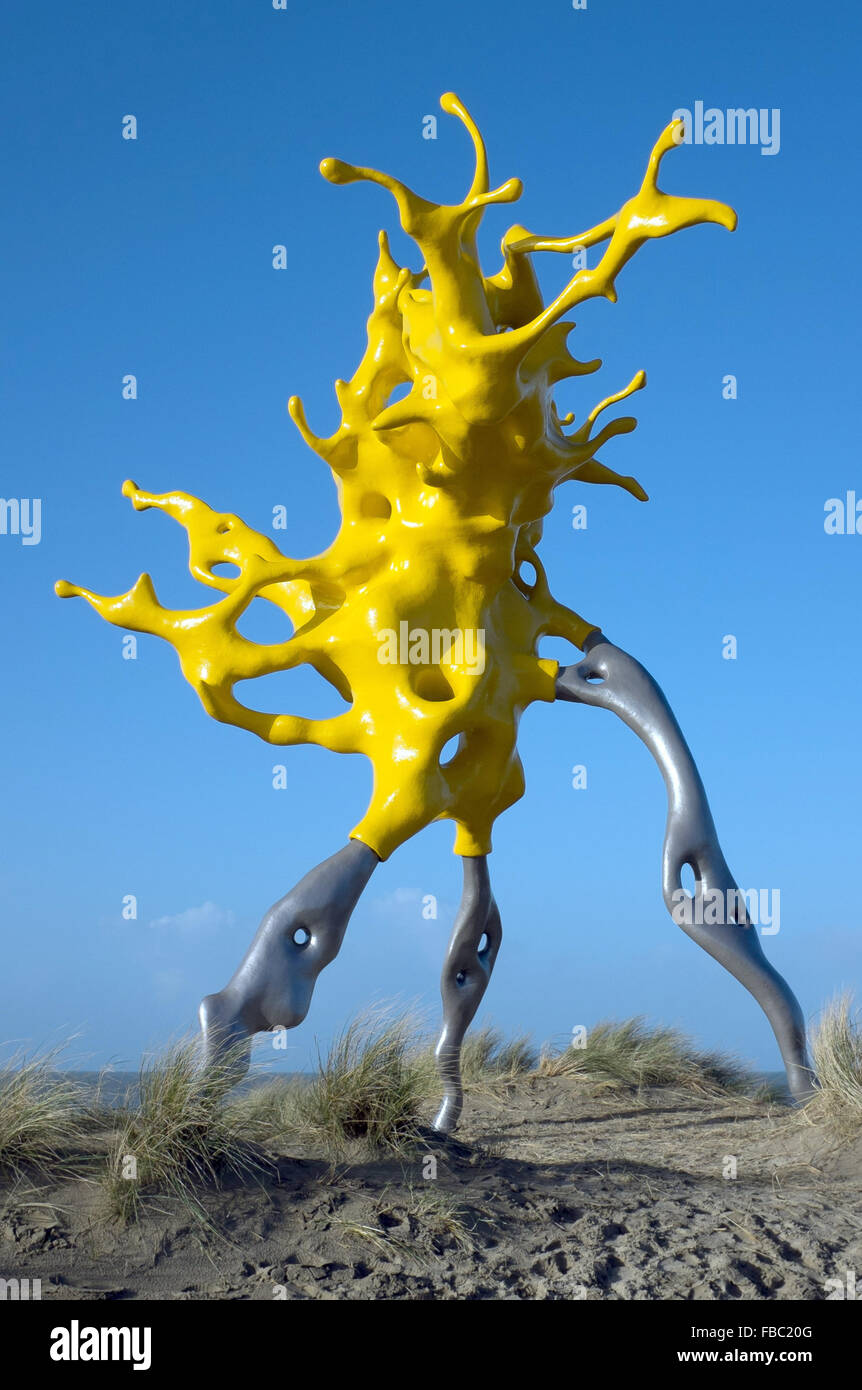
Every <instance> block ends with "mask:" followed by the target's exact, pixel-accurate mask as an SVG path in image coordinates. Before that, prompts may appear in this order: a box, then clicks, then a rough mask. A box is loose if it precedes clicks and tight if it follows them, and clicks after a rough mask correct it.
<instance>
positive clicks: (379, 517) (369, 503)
mask: <svg viewBox="0 0 862 1390" xmlns="http://www.w3.org/2000/svg"><path fill="white" fill-rule="evenodd" d="M359 515H360V516H363V517H367V518H368V519H369V520H375V521H388V520H389V518H390V517H391V515H392V503H391V502H390V501H389V498H388V497H384V496H383V493H382V492H366V493H365V494H364V495H363V496H362V498H361V499H360V502H359Z"/></svg>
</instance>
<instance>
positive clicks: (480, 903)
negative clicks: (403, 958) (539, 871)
mask: <svg viewBox="0 0 862 1390" xmlns="http://www.w3.org/2000/svg"><path fill="white" fill-rule="evenodd" d="M461 862H462V863H463V865H464V892H463V895H462V898H461V904H460V907H459V908H458V916H457V917H456V918H455V925H454V927H453V928H452V936H451V938H450V941H449V949H448V950H447V952H446V961H445V964H444V966H443V975H442V978H441V980H440V992H441V994H442V996H443V1031H442V1033H441V1034H440V1040H439V1042H438V1043H437V1048H436V1051H435V1054H434V1055H435V1057H436V1058H437V1069H438V1071H439V1073H440V1079H441V1080H442V1082H443V1086H444V1093H443V1103H442V1105H441V1106H440V1109H439V1110H438V1112H437V1116H436V1118H435V1120H434V1128H435V1129H436V1130H439V1131H440V1133H441V1134H451V1133H452V1131H453V1129H454V1128H455V1126H456V1125H457V1123H458V1118H459V1116H460V1114H461V1107H462V1105H463V1102H464V1091H463V1087H462V1085H461V1044H462V1043H463V1041H464V1034H465V1033H466V1032H467V1029H468V1028H469V1026H470V1024H471V1023H472V1021H473V1019H474V1017H475V1015H476V1010H477V1009H478V1007H479V1005H480V1003H481V1002H482V996H483V995H484V993H485V990H486V989H487V987H488V981H489V980H490V978H491V971H492V970H493V969H494V961H495V960H496V959H497V952H498V951H499V949H500V942H501V940H502V939H503V928H502V926H501V924H500V913H499V911H498V910H497V904H496V903H495V901H494V897H493V894H492V892H491V881H490V878H489V875H488V860H487V858H486V857H485V856H484V855H481V856H477V857H476V858H464V859H463V860H462V861H461ZM483 943H484V944H483Z"/></svg>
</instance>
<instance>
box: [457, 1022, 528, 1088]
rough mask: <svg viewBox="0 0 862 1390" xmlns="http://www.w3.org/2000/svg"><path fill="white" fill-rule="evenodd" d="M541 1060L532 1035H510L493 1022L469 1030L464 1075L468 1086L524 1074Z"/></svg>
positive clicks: (464, 1047)
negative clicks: (501, 1030)
mask: <svg viewBox="0 0 862 1390" xmlns="http://www.w3.org/2000/svg"><path fill="white" fill-rule="evenodd" d="M538 1063H539V1054H538V1050H537V1048H536V1047H535V1046H534V1045H533V1043H532V1041H531V1040H530V1038H529V1037H527V1036H526V1035H525V1034H520V1035H519V1036H518V1037H514V1038H506V1037H504V1036H503V1034H502V1033H501V1032H500V1031H499V1029H498V1028H495V1027H494V1025H493V1024H491V1023H486V1024H485V1025H484V1026H483V1027H482V1028H479V1029H477V1030H476V1032H474V1033H468V1034H467V1036H466V1038H465V1039H464V1045H463V1047H462V1049H461V1075H462V1077H463V1079H464V1083H465V1085H467V1086H469V1085H471V1083H476V1082H486V1081H488V1080H497V1079H508V1078H514V1077H516V1076H523V1075H525V1074H526V1073H527V1072H531V1071H535V1070H536V1067H537V1066H538Z"/></svg>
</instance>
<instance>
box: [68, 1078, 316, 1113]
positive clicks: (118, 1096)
mask: <svg viewBox="0 0 862 1390" xmlns="http://www.w3.org/2000/svg"><path fill="white" fill-rule="evenodd" d="M60 1075H62V1076H63V1078H64V1079H66V1080H68V1081H73V1082H75V1083H76V1084H77V1085H78V1086H80V1087H81V1088H82V1090H83V1091H84V1093H85V1095H86V1096H87V1098H88V1099H95V1098H96V1096H99V1097H100V1099H101V1103H102V1105H106V1106H110V1107H111V1108H113V1107H115V1106H118V1105H136V1104H137V1101H138V1083H139V1081H140V1076H139V1073H138V1072H136V1071H103V1072H101V1071H64V1072H62V1073H60ZM310 1079H311V1074H310V1073H309V1072H303V1071H273V1072H269V1073H265V1072H264V1073H258V1074H257V1075H256V1076H247V1077H246V1078H245V1080H244V1081H241V1082H240V1083H239V1085H238V1086H237V1087H236V1088H235V1093H236V1094H237V1095H241V1094H242V1093H243V1092H244V1091H253V1090H255V1088H256V1087H258V1086H266V1085H267V1084H268V1083H269V1082H270V1081H309V1080H310Z"/></svg>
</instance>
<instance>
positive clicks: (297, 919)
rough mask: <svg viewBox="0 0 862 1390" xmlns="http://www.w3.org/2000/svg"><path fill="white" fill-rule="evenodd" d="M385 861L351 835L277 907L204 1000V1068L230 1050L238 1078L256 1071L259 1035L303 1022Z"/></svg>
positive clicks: (229, 1053)
mask: <svg viewBox="0 0 862 1390" xmlns="http://www.w3.org/2000/svg"><path fill="white" fill-rule="evenodd" d="M379 862H380V861H379V859H378V858H377V855H376V854H375V853H374V851H373V850H372V849H369V848H368V846H367V845H364V844H362V843H361V842H360V841H359V840H351V841H349V842H348V844H347V845H345V847H344V849H341V850H339V851H338V853H337V854H334V855H332V857H331V858H330V859H326V860H324V862H323V863H322V864H318V866H317V868H315V869H312V870H311V872H310V873H308V874H306V876H305V878H303V879H301V880H300V882H299V883H298V884H297V885H296V887H295V888H293V889H291V891H290V892H289V893H288V894H287V897H285V898H282V899H281V900H280V902H277V903H276V904H275V906H274V907H271V908H270V910H269V912H268V913H267V914H266V916H265V917H264V919H263V921H262V922H261V924H260V926H259V927H258V929H257V934H256V936H255V938H254V940H253V941H252V943H251V945H250V946H249V948H248V951H247V952H246V954H245V957H244V959H243V961H242V964H241V965H240V966H239V967H238V969H237V970H236V971H235V973H234V975H233V977H232V978H231V980H230V982H229V983H228V984H227V985H225V987H224V989H222V990H220V991H219V992H218V994H208V995H207V997H206V998H205V999H204V1001H203V1003H202V1004H201V1007H200V1021H201V1029H202V1032H203V1043H204V1059H203V1064H204V1066H207V1065H211V1064H212V1063H213V1062H216V1061H218V1060H219V1058H223V1057H224V1056H225V1054H226V1053H227V1054H228V1055H229V1057H230V1065H231V1068H233V1067H234V1066H235V1068H236V1079H237V1080H238V1079H239V1077H240V1076H242V1075H244V1074H245V1072H246V1071H247V1070H248V1064H249V1059H250V1056H251V1038H252V1035H253V1034H254V1033H259V1032H262V1031H264V1030H267V1029H273V1028H295V1027H296V1025H297V1024H298V1023H301V1022H302V1020H303V1019H304V1018H305V1015H306V1014H307V1013H308V1008H309V1005H310V1003H311V996H312V994H313V992H314V986H315V983H316V981H317V977H318V975H319V974H320V972H321V970H322V969H323V967H324V966H325V965H328V964H329V962H330V961H331V960H334V958H335V956H336V955H337V954H338V952H339V950H340V948H341V943H342V941H343V940H344V933H345V931H346V929H347V923H348V922H349V920H350V914H351V913H352V911H353V909H354V907H355V906H356V904H357V902H358V901H359V897H360V895H361V893H362V890H363V888H364V887H365V885H366V884H367V882H368V880H369V879H370V877H371V875H372V873H373V872H374V870H375V868H376V867H377V865H378V864H379ZM246 1044H247V1045H246Z"/></svg>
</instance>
